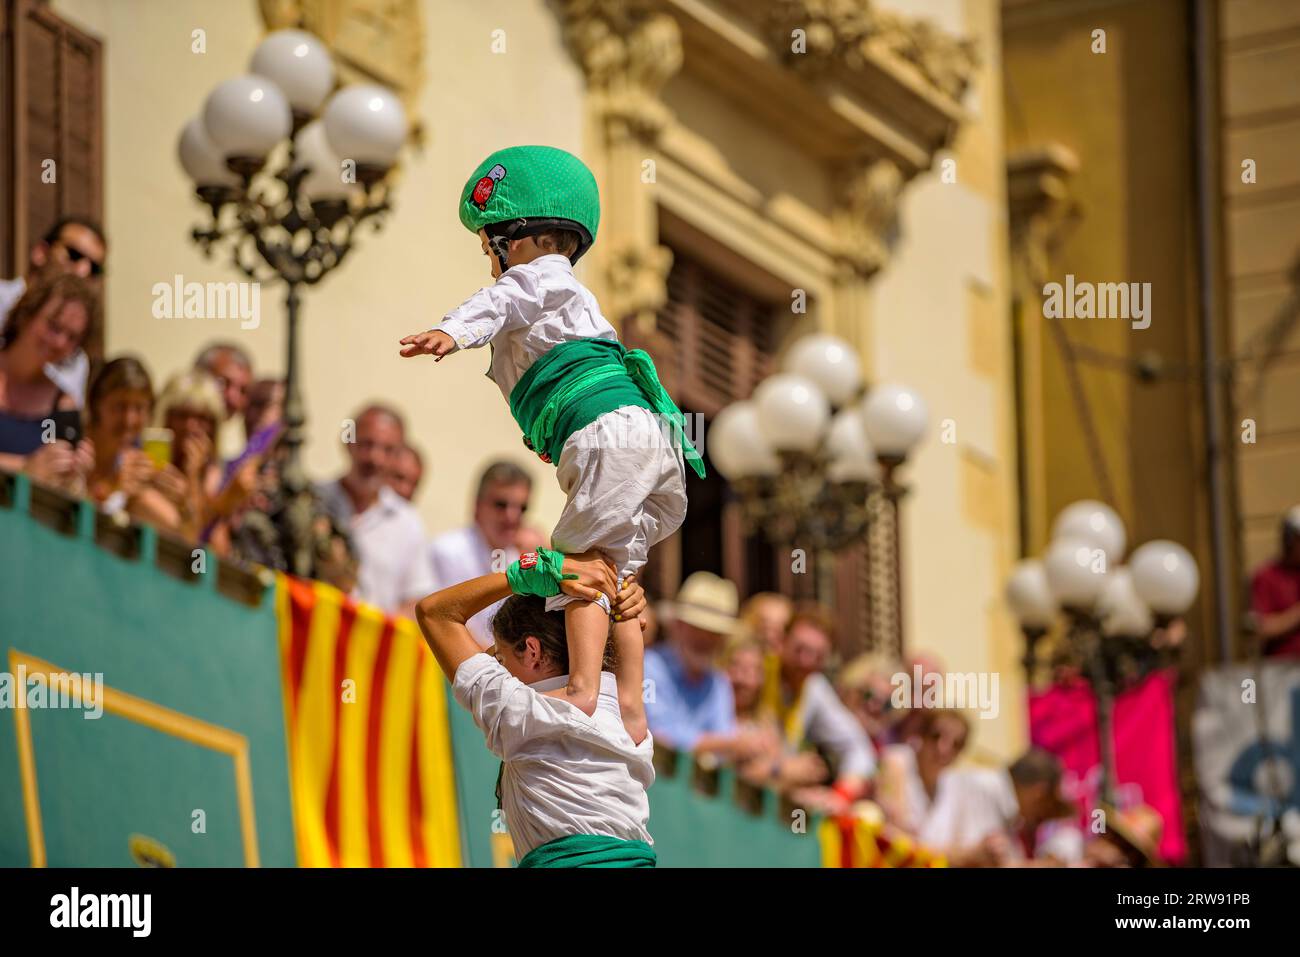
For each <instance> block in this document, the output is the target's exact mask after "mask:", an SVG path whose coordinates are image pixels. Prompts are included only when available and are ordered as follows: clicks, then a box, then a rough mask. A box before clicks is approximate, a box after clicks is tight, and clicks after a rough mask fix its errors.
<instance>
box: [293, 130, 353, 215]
mask: <svg viewBox="0 0 1300 957" xmlns="http://www.w3.org/2000/svg"><path fill="white" fill-rule="evenodd" d="M293 145H294V162H293V165H294V168H295V169H301V168H303V167H306V168H307V174H306V175H305V176H304V177H303V178H302V184H301V189H302V191H303V193H304V194H306V196H307V199H309V200H312V201H315V200H324V199H347V197H348V195H349V194H350V193H351V192H353V191H354V190H355V189H356V188H357V187H356V184H355V183H345V182H343V166H342V161H341V160H340V159H339V158H338V157H337V156H335V155H334V151H333V150H331V149H330V145H329V141H328V140H326V138H325V126H324V124H322V123H321V121H320V120H312V121H311V122H310V123H308V124H307V125H306V126H304V127H303V128H302V129H300V130H299V131H298V135H297V136H295V137H294V138H293Z"/></svg>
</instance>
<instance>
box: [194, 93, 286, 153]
mask: <svg viewBox="0 0 1300 957" xmlns="http://www.w3.org/2000/svg"><path fill="white" fill-rule="evenodd" d="M292 127H293V116H292V114H291V113H290V111H289V103H288V101H287V100H286V99H285V98H284V94H283V93H281V92H280V88H279V87H277V86H276V85H275V84H274V83H272V82H271V81H270V80H268V79H267V78H266V77H264V76H251V75H250V76H237V77H234V78H233V79H230V80H225V81H223V82H221V83H218V84H217V85H216V86H215V87H214V88H213V90H212V92H211V93H209V94H208V99H207V101H206V102H205V103H204V104H203V129H204V131H205V132H206V133H207V134H208V138H209V139H211V140H212V143H213V145H214V146H216V148H217V150H218V151H219V152H220V153H221V155H222V157H223V158H226V159H229V158H230V157H232V156H247V157H257V158H260V157H263V156H265V155H266V154H267V153H269V152H271V149H272V148H273V147H274V146H275V145H276V144H277V143H279V142H280V141H281V140H282V139H284V138H285V137H286V136H288V135H289V130H290V129H291V128H292Z"/></svg>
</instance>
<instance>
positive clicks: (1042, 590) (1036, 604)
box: [1006, 558, 1056, 628]
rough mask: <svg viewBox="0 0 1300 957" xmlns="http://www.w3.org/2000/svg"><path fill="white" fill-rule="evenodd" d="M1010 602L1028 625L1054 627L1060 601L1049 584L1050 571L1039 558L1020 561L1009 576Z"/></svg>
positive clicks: (1017, 618)
mask: <svg viewBox="0 0 1300 957" xmlns="http://www.w3.org/2000/svg"><path fill="white" fill-rule="evenodd" d="M1006 597H1007V604H1008V605H1010V606H1011V613H1012V614H1013V615H1015V616H1016V620H1017V621H1018V622H1020V624H1021V626H1022V627H1024V628H1050V627H1051V625H1052V621H1053V619H1055V618H1056V600H1055V599H1054V598H1053V597H1052V589H1051V588H1049V587H1048V584H1047V572H1046V571H1045V570H1044V569H1043V563H1042V562H1040V561H1038V560H1037V559H1033V558H1031V559H1026V560H1025V561H1022V562H1017V563H1016V567H1015V568H1014V569H1012V571H1011V577H1009V578H1008V579H1007V589H1006Z"/></svg>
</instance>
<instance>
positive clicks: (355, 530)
mask: <svg viewBox="0 0 1300 957" xmlns="http://www.w3.org/2000/svg"><path fill="white" fill-rule="evenodd" d="M316 491H317V494H319V495H320V497H321V499H322V500H323V501H324V503H325V507H326V508H327V509H329V511H330V513H331V514H332V515H333V516H334V517H335V519H336V520H338V521H339V522H341V523H343V524H344V525H345V526H346V527H347V528H348V530H349V531H350V532H351V533H352V543H353V545H354V546H355V547H356V550H357V559H358V565H359V567H358V569H357V587H356V588H355V589H354V590H353V593H352V595H353V597H354V598H357V599H360V600H361V601H367V602H370V603H371V604H372V605H377V606H378V607H379V608H381V609H382V610H383V611H385V612H388V613H389V614H392V613H393V612H396V611H398V609H400V608H401V607H402V605H404V604H405V603H406V602H409V601H414V600H417V599H420V598H423V597H424V596H425V595H428V594H430V593H431V592H433V591H434V590H435V588H434V580H433V569H432V567H430V565H429V552H428V549H427V547H426V545H425V541H426V539H425V536H424V525H423V524H422V523H421V522H420V516H419V514H418V513H417V512H416V511H415V507H414V506H413V505H411V503H410V502H408V501H406V499H404V498H402V497H401V496H400V495H398V494H397V493H396V492H394V491H393V490H392V489H390V488H389V487H388V486H386V485H385V486H384V487H383V488H381V489H380V491H379V498H378V500H376V502H375V504H374V505H372V506H370V508H368V509H366V510H365V511H364V512H362V513H360V514H357V513H356V510H355V509H354V508H353V507H352V499H351V498H349V497H348V493H347V492H346V491H344V489H343V482H342V480H341V479H339V480H336V481H333V482H327V483H325V484H324V485H320V486H317V488H316Z"/></svg>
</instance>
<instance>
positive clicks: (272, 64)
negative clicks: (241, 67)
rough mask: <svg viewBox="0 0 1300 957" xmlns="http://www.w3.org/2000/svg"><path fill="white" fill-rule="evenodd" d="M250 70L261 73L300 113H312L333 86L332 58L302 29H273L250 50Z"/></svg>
mask: <svg viewBox="0 0 1300 957" xmlns="http://www.w3.org/2000/svg"><path fill="white" fill-rule="evenodd" d="M248 72H249V73H256V74H257V75H258V76H264V77H266V78H267V79H268V80H270V81H271V82H272V83H274V84H275V85H276V86H278V87H279V88H280V91H281V92H282V93H283V94H284V95H285V98H286V99H287V100H288V101H289V105H290V106H291V107H293V108H294V109H295V110H297V111H298V112H300V113H306V114H309V115H310V114H313V113H315V112H316V111H317V110H318V109H319V108H320V105H321V104H322V103H324V102H325V97H327V96H329V92H330V90H331V89H333V88H334V62H333V61H332V60H331V59H330V55H329V51H328V50H326V49H325V45H324V44H323V43H321V42H320V40H318V39H317V38H316V37H314V36H312V34H310V33H307V32H305V31H303V30H276V31H275V32H274V33H270V34H267V37H266V39H265V40H263V41H262V42H261V43H259V44H258V45H257V49H256V50H254V51H253V59H252V60H251V61H250V63H249V65H248Z"/></svg>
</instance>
